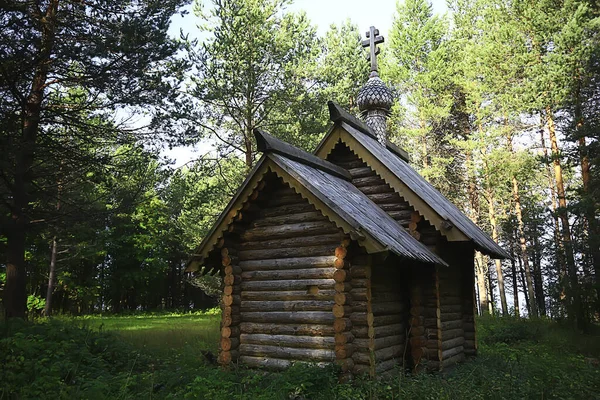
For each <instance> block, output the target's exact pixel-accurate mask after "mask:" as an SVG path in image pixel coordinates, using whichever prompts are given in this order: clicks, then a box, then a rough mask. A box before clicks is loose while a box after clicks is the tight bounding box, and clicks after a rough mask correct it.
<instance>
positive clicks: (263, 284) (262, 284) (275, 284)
mask: <svg viewBox="0 0 600 400" xmlns="http://www.w3.org/2000/svg"><path fill="white" fill-rule="evenodd" d="M333 283H334V280H333V279H298V280H289V281H283V280H282V281H252V282H242V284H241V287H242V290H249V291H259V290H268V291H271V290H281V291H289V290H302V289H304V290H307V291H309V290H310V288H311V287H313V286H314V287H316V288H318V289H319V290H321V289H332V288H333Z"/></svg>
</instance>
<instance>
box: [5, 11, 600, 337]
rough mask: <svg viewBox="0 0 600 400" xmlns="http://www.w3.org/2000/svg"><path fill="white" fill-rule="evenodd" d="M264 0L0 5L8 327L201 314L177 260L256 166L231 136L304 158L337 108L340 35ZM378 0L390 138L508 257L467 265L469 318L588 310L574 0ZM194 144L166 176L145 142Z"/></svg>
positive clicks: (587, 201) (592, 272) (592, 20)
mask: <svg viewBox="0 0 600 400" xmlns="http://www.w3.org/2000/svg"><path fill="white" fill-rule="evenodd" d="M290 4H291V2H289V1H285V0H240V1H237V0H236V1H234V0H213V1H212V2H210V3H208V4H205V5H202V4H199V3H198V4H195V6H194V13H195V14H196V18H197V23H198V29H199V36H198V37H202V38H203V40H202V41H201V42H200V41H197V40H194V39H191V38H190V37H181V38H177V39H175V38H171V37H170V36H169V34H168V30H169V26H170V23H171V20H172V19H171V18H172V17H173V15H175V14H176V13H178V12H181V10H182V7H184V6H185V2H184V1H182V0H163V1H160V2H156V1H152V0H145V1H135V2H133V1H131V2H127V1H126V2H119V3H118V4H117V3H115V2H112V1H108V0H91V1H86V2H79V1H70V0H47V1H45V2H42V3H41V4H40V5H37V3H31V2H28V1H13V2H9V3H5V2H2V3H1V4H0V10H1V11H0V20H1V21H2V35H0V54H1V58H0V113H1V118H0V144H1V149H2V158H1V159H0V196H1V199H2V201H1V202H0V210H1V213H0V217H1V218H2V220H1V227H0V260H2V261H0V262H1V263H2V264H0V287H1V288H2V289H1V290H2V292H3V303H2V306H3V307H4V310H5V312H6V315H7V316H9V317H22V316H25V315H26V314H27V313H29V314H30V315H37V314H40V313H43V314H46V315H50V314H51V313H72V314H87V313H96V312H117V313H118V312H122V311H138V310H156V309H181V310H187V309H197V308H204V307H207V306H210V305H212V304H213V303H214V300H213V299H212V298H211V297H210V295H211V294H214V289H215V287H216V286H217V285H218V282H217V278H215V277H213V276H211V275H208V276H205V277H200V276H199V275H197V276H195V275H193V274H190V273H186V272H185V266H186V261H187V260H188V258H189V257H190V255H191V254H192V253H193V251H194V248H195V247H196V246H197V245H198V244H199V243H200V242H201V240H202V238H203V236H204V235H205V233H206V232H207V230H208V229H209V228H210V226H211V225H212V223H213V221H214V220H215V219H216V217H217V216H218V215H219V213H220V211H221V210H222V209H223V208H224V206H225V205H226V203H227V202H228V200H229V199H230V198H231V196H232V195H233V193H234V192H235V189H236V188H237V187H238V186H239V184H240V183H241V182H242V180H243V179H244V177H245V175H246V174H247V172H248V170H249V169H250V168H251V167H252V165H253V164H254V162H255V161H256V160H257V153H256V145H255V143H254V139H253V135H252V130H253V129H254V128H261V129H264V130H266V131H268V132H270V133H271V134H273V135H275V136H277V137H279V138H282V139H284V140H286V141H288V142H290V143H293V144H295V145H297V146H300V147H302V148H304V149H306V150H309V151H310V150H312V149H313V148H314V147H315V146H316V144H317V143H318V141H319V140H320V138H321V137H322V136H323V134H324V133H325V132H326V130H327V127H328V114H327V111H326V102H327V101H328V100H334V101H336V102H337V103H339V104H340V105H342V106H343V107H345V108H347V109H349V110H351V111H352V112H353V113H355V114H356V113H357V108H356V104H355V97H356V94H357V92H358V89H359V88H360V87H361V86H362V84H364V82H365V81H366V79H367V77H368V63H367V62H366V61H365V57H364V52H363V49H362V48H361V47H360V43H359V42H360V38H361V33H362V32H360V31H359V29H358V27H357V26H356V25H355V24H353V23H352V22H351V21H345V22H343V21H340V23H338V24H337V25H332V26H331V27H330V28H329V29H328V30H327V31H326V32H325V33H324V34H322V35H319V34H318V33H317V29H316V27H315V26H314V25H313V24H312V23H311V21H310V20H309V19H308V17H307V15H306V14H305V13H303V12H301V11H289V10H288V7H289V6H290ZM448 9H449V10H450V11H451V12H450V13H449V14H447V15H444V16H440V15H437V14H434V13H433V11H432V7H431V5H430V4H429V3H428V2H427V1H426V0H406V1H404V2H400V3H398V5H397V7H396V12H395V14H394V16H393V22H392V25H391V29H390V31H389V33H388V35H387V37H386V43H385V44H384V45H383V46H382V55H381V56H380V57H381V62H380V64H381V71H380V74H381V76H382V79H384V80H385V81H386V83H387V84H388V85H389V87H390V88H392V89H393V90H394V92H395V94H396V96H397V99H398V101H397V103H396V105H395V106H394V108H393V112H392V115H391V116H390V120H389V121H390V129H389V131H390V137H391V139H392V140H393V141H394V142H395V143H397V144H398V145H400V146H402V147H403V148H405V149H406V150H407V151H408V152H409V154H410V156H411V164H412V165H413V167H414V168H416V169H417V170H418V171H419V172H421V174H423V175H424V176H425V177H426V178H427V179H428V180H429V181H430V182H431V183H432V184H433V185H434V186H435V187H437V188H438V189H439V190H440V191H441V192H442V193H443V194H444V195H446V196H447V197H448V198H450V199H451V200H452V201H453V202H454V203H455V204H457V205H458V206H459V208H461V209H462V210H463V211H464V212H465V213H466V214H467V215H468V216H469V217H470V218H471V219H472V220H473V221H475V222H476V223H477V224H478V225H479V226H481V227H482V228H483V229H484V230H486V231H487V232H488V233H489V234H490V235H491V236H492V237H493V239H494V240H496V241H497V242H498V243H500V244H501V245H502V246H503V247H505V248H506V249H508V250H509V251H510V252H511V254H513V257H514V260H505V261H500V260H490V259H488V258H487V257H485V256H483V255H481V254H477V256H476V262H475V270H476V277H477V299H478V310H479V312H480V313H488V312H490V313H498V314H504V315H506V314H514V315H520V314H525V313H526V314H527V315H529V316H548V317H551V318H555V319H569V320H570V321H572V322H573V323H574V324H577V325H578V326H579V327H580V328H585V327H586V326H587V325H588V324H589V323H590V322H593V321H597V319H598V315H599V312H600V300H599V292H600V287H599V285H598V280H597V277H598V274H599V273H600V222H599V216H600V215H599V214H600V202H599V199H600V172H599V170H598V167H597V165H598V161H599V159H600V144H599V137H600V129H599V124H600V114H599V112H598V111H599V110H598V108H599V107H600V103H599V101H598V99H599V95H600V93H599V90H600V74H599V68H600V58H599V57H600V52H599V50H600V43H599V32H600V18H599V16H600V9H599V8H598V5H597V4H596V2H595V1H579V0H564V1H558V2H557V1H545V0H544V1H535V2H530V1H521V0H518V1H510V2H509V1H504V0H451V1H449V2H448ZM198 143H208V144H210V146H211V150H210V151H207V152H206V153H205V154H202V155H200V156H199V157H197V158H196V159H194V160H192V161H190V162H189V163H187V164H185V165H183V166H179V167H177V168H175V167H174V165H173V164H172V162H171V161H169V160H167V159H166V158H165V157H163V156H161V154H164V151H165V149H167V148H170V147H176V146H192V145H195V144H198Z"/></svg>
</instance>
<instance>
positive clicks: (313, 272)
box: [242, 267, 336, 281]
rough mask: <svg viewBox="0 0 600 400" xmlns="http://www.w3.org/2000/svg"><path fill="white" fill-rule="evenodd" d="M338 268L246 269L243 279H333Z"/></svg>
mask: <svg viewBox="0 0 600 400" xmlns="http://www.w3.org/2000/svg"><path fill="white" fill-rule="evenodd" d="M335 272H336V270H335V269H334V268H332V267H325V268H298V269H284V270H270V271H244V272H242V279H244V280H246V281H253V280H257V281H275V280H290V279H332V278H333V276H334V273H335Z"/></svg>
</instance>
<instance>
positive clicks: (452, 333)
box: [442, 328, 465, 340]
mask: <svg viewBox="0 0 600 400" xmlns="http://www.w3.org/2000/svg"><path fill="white" fill-rule="evenodd" d="M464 336H465V331H464V330H462V329H460V328H459V329H449V330H446V331H442V337H443V339H444V340H449V339H454V338H457V337H464Z"/></svg>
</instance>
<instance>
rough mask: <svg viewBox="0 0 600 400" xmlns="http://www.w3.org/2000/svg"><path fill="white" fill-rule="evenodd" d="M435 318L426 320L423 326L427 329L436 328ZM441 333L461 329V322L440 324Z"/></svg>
mask: <svg viewBox="0 0 600 400" xmlns="http://www.w3.org/2000/svg"><path fill="white" fill-rule="evenodd" d="M437 321H438V320H437V318H426V319H425V321H424V323H423V325H424V326H426V327H428V328H436V327H437ZM440 327H441V329H442V331H445V330H449V329H457V328H462V321H461V320H458V321H445V322H442V323H441V324H440Z"/></svg>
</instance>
